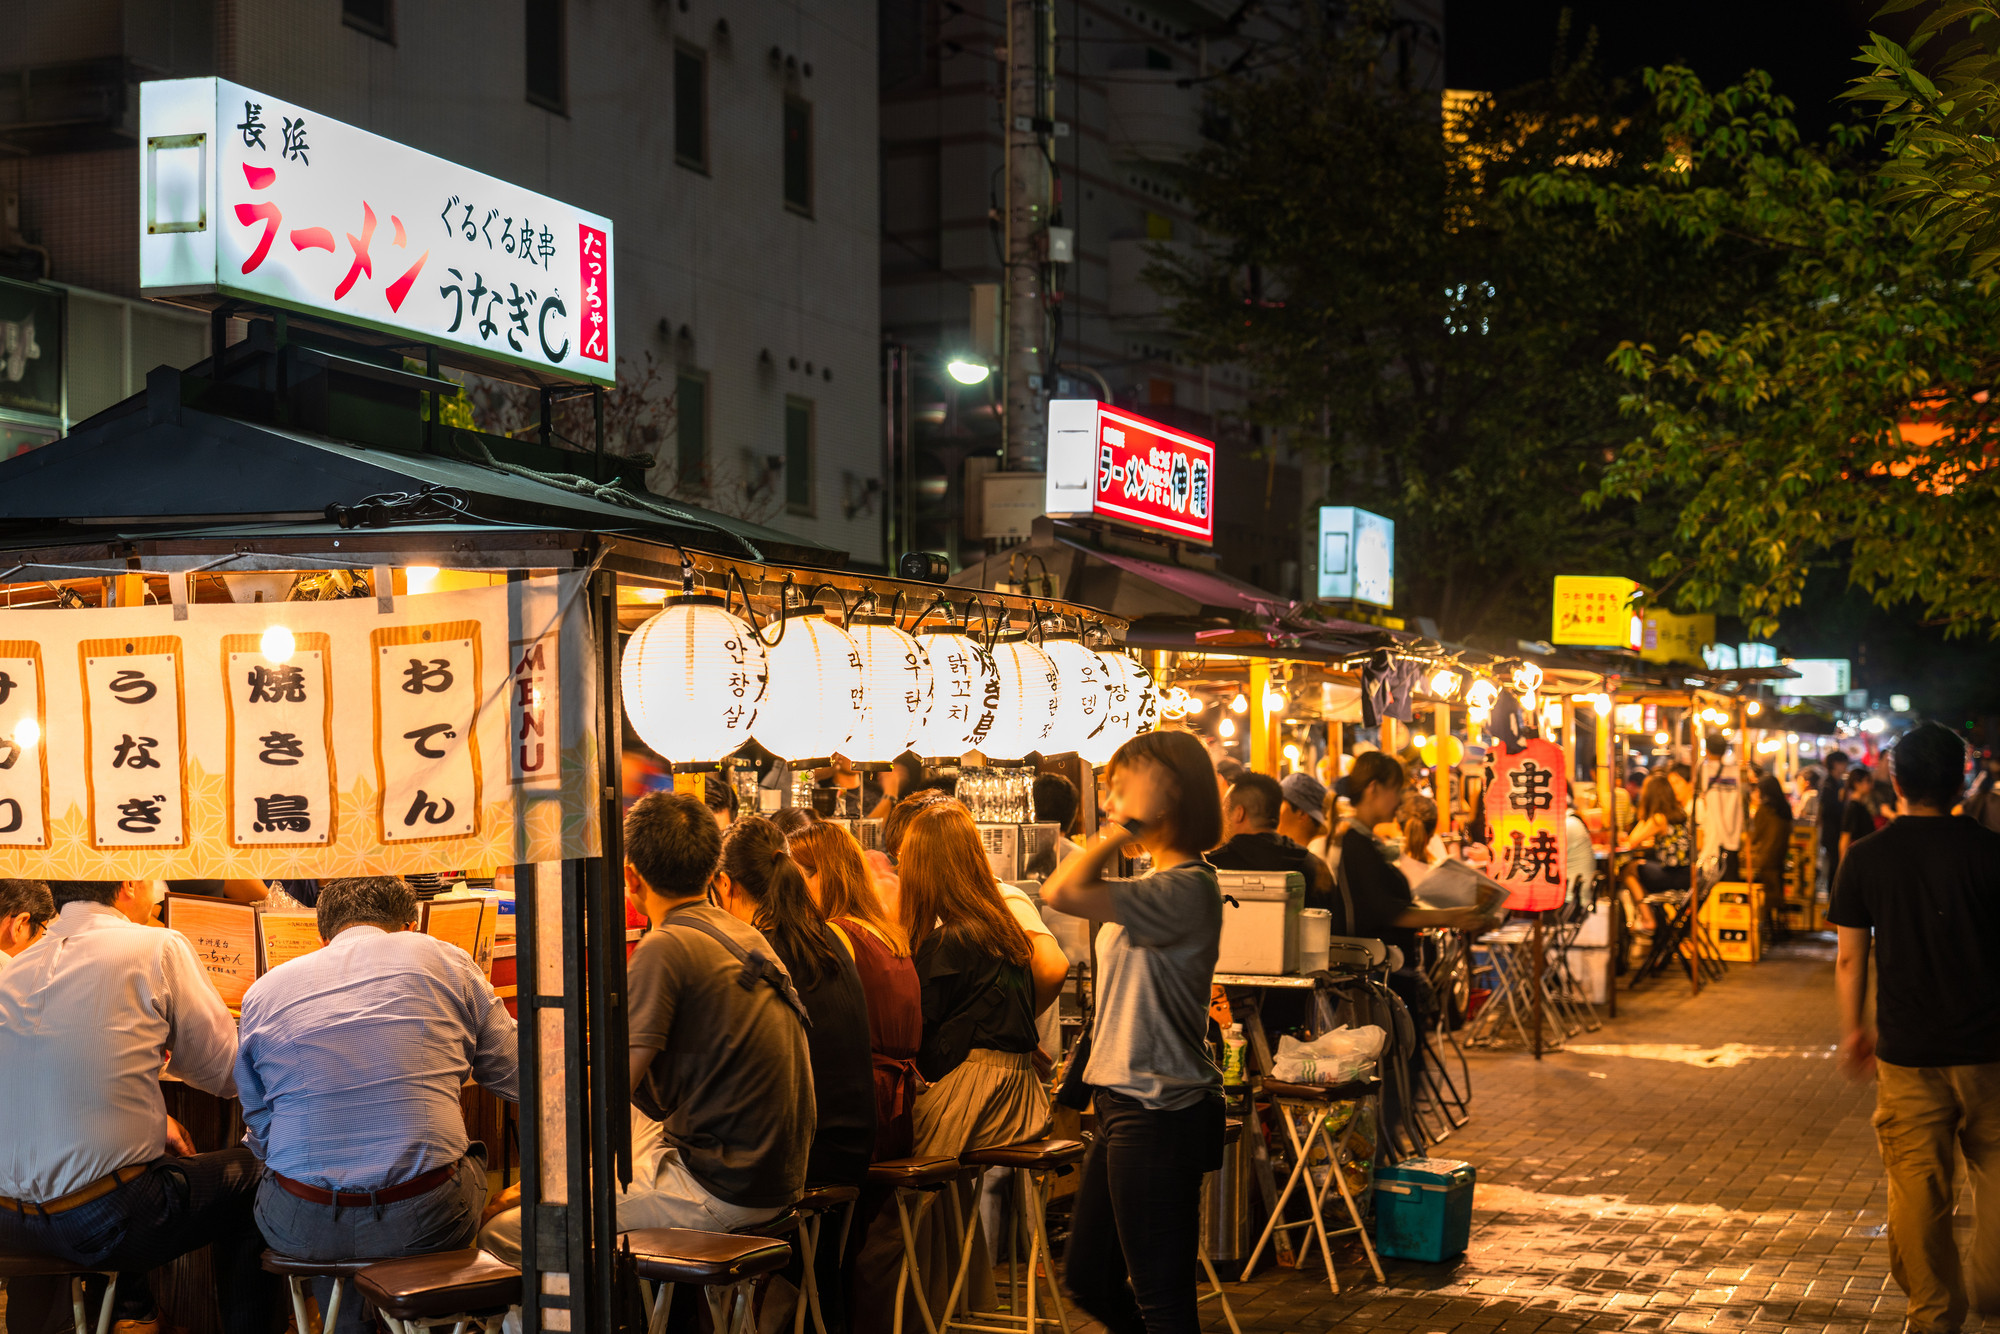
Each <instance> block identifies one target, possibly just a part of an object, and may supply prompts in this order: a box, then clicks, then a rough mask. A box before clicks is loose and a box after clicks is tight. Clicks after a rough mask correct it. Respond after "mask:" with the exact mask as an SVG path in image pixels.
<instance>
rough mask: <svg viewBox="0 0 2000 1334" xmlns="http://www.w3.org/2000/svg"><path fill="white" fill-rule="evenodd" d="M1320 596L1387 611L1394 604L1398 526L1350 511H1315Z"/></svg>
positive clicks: (1347, 507)
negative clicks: (1384, 608) (1364, 603)
mask: <svg viewBox="0 0 2000 1334" xmlns="http://www.w3.org/2000/svg"><path fill="white" fill-rule="evenodd" d="M1318 556H1319V595H1320V596H1321V597H1323V598H1335V599H1341V600H1347V599H1352V600H1353V601H1355V602H1368V603H1372V604H1374V605H1375V606H1378V607H1390V606H1394V605H1395V601H1396V521H1395V520H1394V519H1385V518H1383V517H1382V516H1381V515H1379V514H1371V513H1370V512H1369V511H1367V510H1364V509H1356V508H1355V507H1354V506H1352V505H1322V506H1320V508H1319V552H1318Z"/></svg>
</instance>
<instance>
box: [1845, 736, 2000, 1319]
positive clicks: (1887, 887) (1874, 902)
mask: <svg viewBox="0 0 2000 1334" xmlns="http://www.w3.org/2000/svg"><path fill="white" fill-rule="evenodd" d="M1890 760H1891V766H1892V768H1891V776H1892V779H1893V781H1894V783H1895V787H1896V791H1897V793H1898V794H1899V795H1900V796H1901V797H1902V799H1903V801H1904V803H1905V814H1903V815H1901V816H1900V817H1898V818H1897V819H1895V820H1893V821H1891V822H1890V823H1889V824H1888V825H1886V826H1885V827H1883V828H1882V829H1880V830H1878V831H1876V832H1874V833H1871V834H1868V835H1866V836H1864V837H1862V838H1859V839H1856V840H1855V841H1854V842H1853V843H1851V844H1850V845H1849V846H1848V849H1847V854H1846V856H1845V857H1844V858H1843V859H1842V860H1841V864H1840V877H1839V880H1838V882H1837V883H1836V884H1835V886H1834V894H1833V906H1832V908H1831V910H1830V911H1829V912H1828V913H1827V918H1828V920H1830V921H1831V922H1833V924H1834V925H1835V926H1836V927H1838V928H1839V931H1840V947H1839V957H1838V961H1837V962H1836V964H1835V980H1836V983H1837V986H1838V995H1839V1001H1840V1023H1841V1040H1840V1055H1841V1060H1842V1064H1843V1065H1844V1066H1846V1068H1847V1069H1848V1071H1849V1072H1850V1073H1851V1074H1854V1075H1857V1076H1865V1075H1866V1074H1867V1072H1868V1070H1869V1069H1870V1067H1873V1068H1874V1070H1875V1073H1876V1088H1875V1133H1876V1136H1877V1138H1878V1139H1879V1140H1880V1141H1881V1145H1882V1165H1883V1168H1884V1171H1885V1173H1886V1175H1887V1177H1888V1180H1889V1269H1890V1273H1891V1274H1892V1275H1893V1276H1894V1277H1895V1280H1896V1285H1897V1286H1898V1287H1900V1288H1902V1290H1903V1292H1904V1294H1905V1295H1906V1296H1907V1297H1908V1298H1909V1313H1908V1317H1907V1319H1908V1328H1909V1330H1911V1331H1912V1332H1913V1334H1955V1331H1957V1330H1958V1329H1959V1328H1960V1326H1961V1325H1962V1324H1963V1323H1964V1321H1965V1316H1966V1311H1967V1308H1968V1305H1969V1306H1970V1308H1971V1309H1972V1310H1975V1311H1977V1312H1979V1313H1980V1314H1981V1315H1984V1316H1987V1317H1989V1320H1990V1318H1991V1317H1993V1316H2000V1189H1996V1183H2000V834H1996V833H1994V832H1993V831H1992V830H1990V829H1986V828H1983V827H1982V826H1981V825H1980V824H1979V823H1978V822H1977V821H1975V820H1972V819H1969V818H1967V817H1965V816H1963V815H1952V814H1951V813H1950V812H1951V809H1952V807H1953V805H1954V804H1956V802H1957V800H1958V795H1959V792H1960V790H1961V789H1960V784H1961V783H1962V781H1963V778H1964V769H1965V744H1964V743H1963V742H1962V741H1960V740H1959V739H1958V737H1957V736H1956V735H1954V734H1953V733H1952V732H1951V731H1950V729H1948V728H1945V727H1942V726H1940V725H1939V724H1937V723H1923V724H1920V725H1919V726H1917V727H1915V728H1913V729H1911V730H1910V731H1909V732H1908V733H1907V734H1905V735H1904V737H1903V739H1902V740H1900V741H1898V742H1897V743H1896V746H1895V749H1894V750H1893V751H1892V752H1891V756H1890ZM1871 953H1873V954H1874V955H1875V956H1876V970H1875V975H1876V986H1877V988H1878V992H1877V996H1876V1003H1875V1011H1876V1015H1875V1028H1874V1029H1872V1030H1871V1029H1870V1028H1869V1027H1868V1024H1867V1020H1866V1000H1867V992H1868V960H1869V955H1870V954H1871ZM1955 1151H1956V1152H1961V1153H1963V1155H1964V1157H1965V1166H1966V1172H1967V1175H1968V1176H1969V1177H1970V1178H1971V1182H1972V1195H1973V1201H1972V1203H1973V1225H1972V1237H1971V1241H1970V1244H1969V1245H1968V1246H1967V1247H1966V1254H1965V1259H1964V1261H1963V1263H1961V1260H1960V1257H1959V1253H1958V1246H1957V1243H1956V1241H1955V1240H1954V1238H1953V1235H1952V1199H1953V1196H1954V1194H1955V1183H1954V1182H1953V1179H1952V1178H1953V1156H1954V1152H1955ZM1968 1298H1969V1302H1968Z"/></svg>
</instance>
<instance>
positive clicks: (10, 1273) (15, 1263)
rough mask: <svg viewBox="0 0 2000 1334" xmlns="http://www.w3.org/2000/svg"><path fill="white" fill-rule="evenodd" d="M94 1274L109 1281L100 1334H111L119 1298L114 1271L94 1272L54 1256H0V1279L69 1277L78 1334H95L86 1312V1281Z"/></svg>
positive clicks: (100, 1308)
mask: <svg viewBox="0 0 2000 1334" xmlns="http://www.w3.org/2000/svg"><path fill="white" fill-rule="evenodd" d="M92 1274H102V1275H104V1278H105V1285H104V1300H103V1301H102V1302H100V1303H98V1307H97V1334H110V1331H111V1310H112V1306H113V1305H114V1304H115V1303H116V1301H117V1299H118V1274H117V1271H116V1270H111V1269H92V1268H91V1267H90V1266H88V1265H79V1264H72V1263H71V1262H70V1261H68V1260H58V1259H56V1258H55V1257H54V1256H52V1255H0V1278H66V1279H68V1280H69V1305H70V1312H71V1314H72V1315H73V1316H74V1317H75V1319H76V1334H91V1326H90V1317H89V1313H88V1312H87V1311H86V1310H85V1309H84V1300H83V1298H84V1291H83V1281H84V1279H86V1278H88V1277H89V1276H90V1275H92Z"/></svg>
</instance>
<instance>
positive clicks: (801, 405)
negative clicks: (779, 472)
mask: <svg viewBox="0 0 2000 1334" xmlns="http://www.w3.org/2000/svg"><path fill="white" fill-rule="evenodd" d="M785 509H786V511H787V512H789V513H792V514H806V515H810V514H811V513H812V512H813V402H812V400H811V399H809V398H788V399H786V400H785Z"/></svg>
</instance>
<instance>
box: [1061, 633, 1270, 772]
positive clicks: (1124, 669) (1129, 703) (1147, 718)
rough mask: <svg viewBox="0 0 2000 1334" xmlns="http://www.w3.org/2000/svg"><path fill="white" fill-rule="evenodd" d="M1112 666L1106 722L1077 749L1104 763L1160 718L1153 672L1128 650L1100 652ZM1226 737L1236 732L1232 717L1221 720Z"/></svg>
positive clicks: (1091, 760)
mask: <svg viewBox="0 0 2000 1334" xmlns="http://www.w3.org/2000/svg"><path fill="white" fill-rule="evenodd" d="M1098 656H1099V657H1100V658H1102V659H1104V665H1105V667H1106V668H1107V669H1108V673H1107V675H1106V678H1105V679H1106V681H1107V683H1108V684H1107V686H1106V688H1105V692H1104V700H1105V707H1104V722H1103V723H1102V725H1100V726H1099V727H1098V729H1097V730H1096V731H1095V732H1092V733H1091V734H1090V735H1089V736H1087V737H1085V738H1084V740H1083V744H1082V745H1080V746H1078V747H1077V751H1076V753H1077V754H1078V755H1080V756H1082V757H1083V758H1084V759H1085V760H1086V761H1088V762H1089V763H1091V764H1094V765H1099V764H1104V763H1106V762H1107V761H1109V760H1110V759H1111V757H1112V756H1113V755H1114V754H1116V753H1117V751H1118V748H1119V747H1120V746H1122V745H1124V744H1125V743H1126V742H1127V741H1130V740H1131V739H1132V738H1133V737H1135V736H1137V735H1139V733H1141V732H1150V731H1151V730H1152V729H1153V724H1154V723H1155V722H1156V721H1157V720H1158V719H1159V715H1160V700H1159V695H1158V693H1157V691H1156V690H1155V688H1154V686H1153V674H1152V673H1151V672H1149V671H1147V670H1146V669H1145V668H1144V667H1141V666H1140V665H1139V664H1138V663H1137V662H1135V661H1133V660H1132V658H1131V657H1130V656H1129V655H1127V654H1124V653H1118V652H1107V653H1100V654H1099V655H1098ZM1223 727H1227V728H1228V729H1230V730H1228V731H1226V732H1222V735H1223V736H1225V737H1228V736H1234V735H1235V734H1236V733H1235V728H1236V724H1235V723H1233V722H1231V721H1230V720H1229V719H1228V718H1224V719H1222V721H1221V723H1220V724H1218V731H1219V730H1220V729H1221V728H1223Z"/></svg>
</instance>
